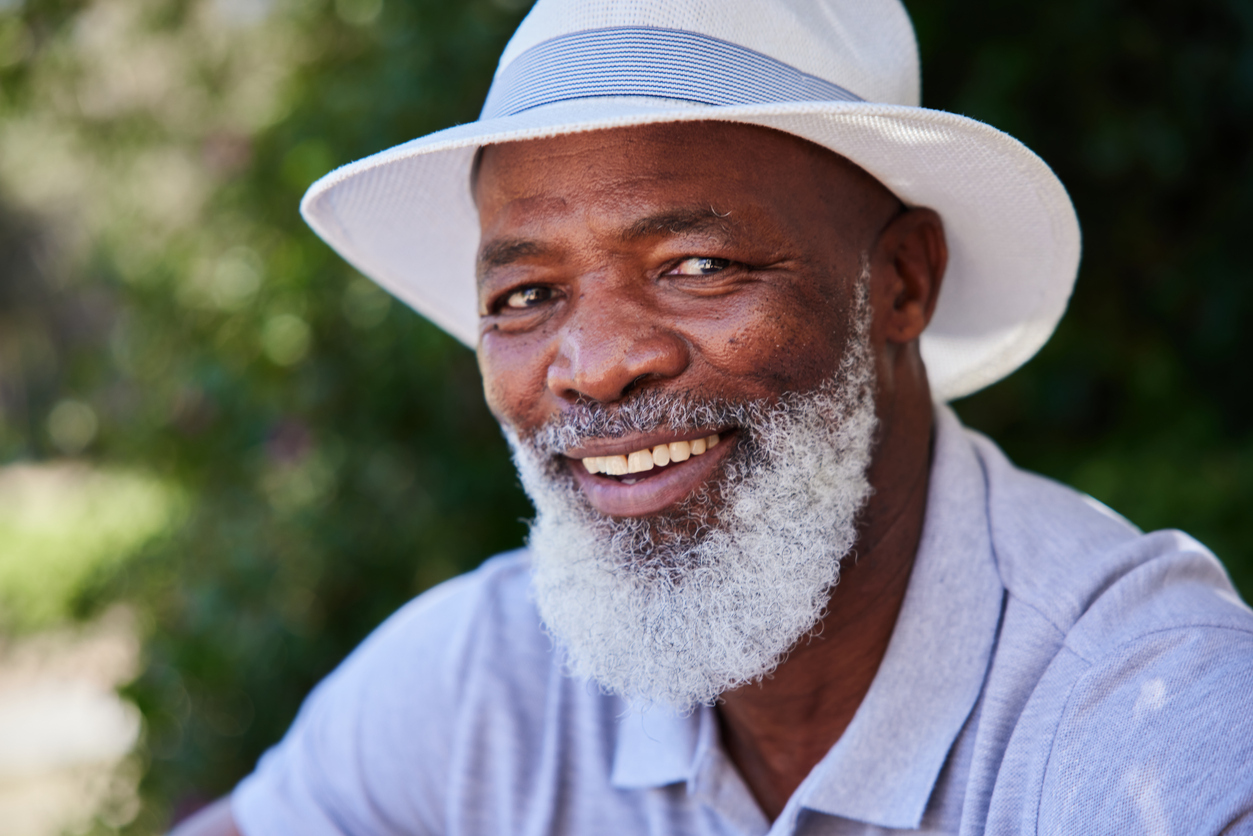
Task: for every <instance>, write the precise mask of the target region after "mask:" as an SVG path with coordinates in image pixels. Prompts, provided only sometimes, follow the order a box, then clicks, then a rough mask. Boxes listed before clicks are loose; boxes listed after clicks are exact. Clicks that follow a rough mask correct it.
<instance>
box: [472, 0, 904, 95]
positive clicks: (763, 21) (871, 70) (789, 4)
mask: <svg viewBox="0 0 1253 836" xmlns="http://www.w3.org/2000/svg"><path fill="white" fill-rule="evenodd" d="M631 28H640V29H645V28H646V29H660V30H677V31H681V32H691V33H695V34H697V35H702V36H704V37H707V38H714V39H717V40H720V41H725V42H728V43H731V44H735V45H737V46H739V47H743V48H746V49H749V50H752V51H754V52H758V53H760V54H762V55H765V56H768V57H769V58H772V59H774V60H775V61H778V62H781V63H783V64H787V65H789V66H791V67H794V68H795V69H797V70H799V71H800V72H802V73H806V74H808V75H812V76H815V77H817V78H819V79H823V80H825V81H828V82H831V83H833V84H836V85H839V86H840V87H842V88H844V89H845V90H848V91H850V92H852V93H853V94H855V95H856V96H857V97H858V98H861V99H863V100H865V101H869V102H880V103H884V104H899V105H908V106H917V105H918V104H919V88H920V85H919V72H918V44H917V41H916V40H915V38H914V29H913V25H912V24H911V23H910V20H909V15H908V13H906V11H905V8H904V7H903V6H902V5H901V4H900V3H899V2H898V1H897V0H627V1H626V2H624V0H591V2H589V0H539V2H537V3H536V4H535V6H534V7H533V8H532V9H531V12H530V13H529V14H528V15H527V16H526V19H524V20H523V21H522V24H521V26H519V27H518V31H517V32H516V33H515V34H514V36H513V38H512V39H511V40H510V41H509V44H508V46H506V47H505V51H504V53H503V54H502V55H501V58H500V65H499V66H498V67H497V70H496V79H497V82H499V80H500V78H501V76H502V74H503V73H504V72H505V71H506V70H507V69H508V67H509V65H510V64H512V63H513V62H514V60H515V59H517V58H518V57H519V56H521V55H523V54H524V53H526V52H527V50H530V49H532V48H533V47H536V46H539V45H540V44H543V43H545V42H547V41H550V40H552V39H554V38H560V37H562V36H566V35H571V34H575V33H579V32H591V31H597V30H610V29H631Z"/></svg>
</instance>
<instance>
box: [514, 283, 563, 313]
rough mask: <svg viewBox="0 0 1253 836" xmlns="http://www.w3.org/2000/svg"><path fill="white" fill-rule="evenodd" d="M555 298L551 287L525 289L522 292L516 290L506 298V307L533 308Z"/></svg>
mask: <svg viewBox="0 0 1253 836" xmlns="http://www.w3.org/2000/svg"><path fill="white" fill-rule="evenodd" d="M551 298H553V291H552V288H549V287H524V288H522V289H521V290H515V291H514V292H513V293H510V294H509V295H508V296H507V297H506V298H505V307H506V308H513V309H515V310H517V309H519V308H532V307H535V306H536V305H541V304H543V303H544V302H547V301H548V300H549V299H551Z"/></svg>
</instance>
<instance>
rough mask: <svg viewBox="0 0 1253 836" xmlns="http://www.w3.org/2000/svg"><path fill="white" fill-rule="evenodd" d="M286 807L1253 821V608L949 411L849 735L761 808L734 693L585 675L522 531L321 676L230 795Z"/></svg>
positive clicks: (684, 830)
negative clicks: (576, 675)
mask: <svg viewBox="0 0 1253 836" xmlns="http://www.w3.org/2000/svg"><path fill="white" fill-rule="evenodd" d="M232 810H233V812H234V815H235V818H236V821H237V822H238V824H239V826H240V829H241V830H242V831H243V833H244V834H245V836H268V835H269V834H275V836H277V835H278V834H304V835H306V836H322V834H326V835H327V836H330V834H361V836H366V834H370V836H374V834H380V836H381V834H458V836H461V835H462V834H464V835H465V836H469V834H535V836H539V835H540V834H597V833H613V834H635V833H639V834H658V836H660V835H661V834H700V835H701V836H703V835H704V834H710V836H713V834H719V835H721V834H745V835H746V836H749V835H751V836H757V835H758V834H767V833H768V834H771V836H774V834H793V833H795V834H884V833H893V832H901V831H909V832H921V833H953V834H979V833H990V834H1015V833H1024V834H1025V833H1032V834H1034V833H1047V834H1055V833H1056V834H1075V833H1091V832H1100V833H1145V834H1173V833H1188V834H1199V833H1222V832H1228V833H1245V832H1249V833H1253V812H1251V811H1253V614H1251V613H1250V612H1249V610H1248V608H1247V607H1245V606H1244V604H1243V603H1242V602H1241V601H1240V600H1239V598H1238V596H1237V595H1236V593H1235V592H1234V590H1233V589H1232V587H1231V584H1230V582H1229V581H1228V579H1227V577H1226V574H1225V573H1224V571H1223V569H1222V567H1221V566H1220V564H1219V563H1218V561H1217V560H1216V559H1215V558H1214V557H1213V556H1212V555H1211V554H1210V553H1209V552H1208V551H1207V550H1206V549H1205V548H1204V547H1203V546H1201V545H1200V544H1198V543H1197V542H1196V541H1194V540H1192V539H1191V538H1189V537H1188V536H1187V535H1184V534H1181V533H1179V532H1172V531H1164V532H1156V533H1152V534H1147V535H1146V534H1141V533H1140V532H1138V531H1137V530H1136V529H1134V528H1133V527H1132V526H1130V525H1129V524H1128V523H1127V522H1125V521H1124V520H1122V519H1121V518H1119V517H1117V516H1116V515H1114V514H1113V513H1112V512H1110V511H1108V509H1105V508H1104V507H1103V506H1100V505H1099V504H1098V503H1096V502H1094V501H1093V500H1091V499H1089V498H1087V497H1084V496H1082V495H1080V494H1077V493H1075V492H1074V491H1071V490H1070V489H1068V488H1065V487H1062V486H1060V485H1058V484H1056V483H1054V482H1051V481H1049V480H1046V479H1043V478H1041V477H1038V476H1035V475H1032V474H1029V473H1026V472H1023V471H1020V470H1018V469H1016V468H1014V467H1013V466H1012V465H1011V464H1010V463H1009V462H1008V461H1007V460H1006V459H1005V458H1004V456H1003V455H1002V454H1001V453H1000V451H999V450H998V449H997V448H996V447H995V445H993V444H992V443H991V442H989V441H988V440H987V439H985V438H983V437H981V436H978V435H976V434H974V433H971V432H969V431H967V430H965V429H964V428H962V427H961V425H960V424H959V423H958V421H957V419H956V417H955V416H954V415H953V413H952V412H951V411H949V410H948V409H947V408H943V407H942V408H939V409H938V410H937V414H936V423H935V440H934V451H933V460H932V471H931V481H930V487H929V493H928V500H927V515H926V521H925V524H924V527H923V534H922V539H921V542H920V545H919V548H918V553H917V557H916V560H915V566H914V569H913V573H912V575H911V577H910V582H909V587H908V590H907V593H906V596H905V600H904V603H903V605H902V608H901V613H900V616H899V618H898V621H897V624H896V627H895V629H894V631H893V634H892V639H891V642H890V644H889V647H888V650H887V653H886V655H885V657H884V659H883V662H882V664H881V665H880V668H879V670H878V672H877V674H876V676H875V679H874V682H873V684H872V685H871V687H870V690H869V692H868V693H867V694H866V697H865V699H864V700H863V701H862V704H861V706H860V707H859V708H858V710H857V713H856V715H855V717H854V718H853V721H852V723H851V724H850V725H849V727H848V729H847V730H846V731H845V732H844V734H843V736H842V737H841V738H840V740H839V741H838V742H837V743H836V744H835V745H834V746H833V747H832V749H831V750H830V751H829V752H828V753H827V755H826V756H825V757H824V758H823V760H822V761H821V762H820V763H819V764H818V765H817V766H816V767H815V768H814V769H813V771H812V772H811V773H810V774H809V776H808V777H807V778H806V779H805V781H804V782H802V784H801V786H800V787H799V788H797V790H796V792H795V793H794V794H793V796H792V798H791V799H790V800H789V801H788V803H787V805H786V807H785V808H784V810H783V812H782V813H781V814H780V815H779V817H778V818H777V819H776V820H775V821H773V822H771V821H769V820H767V819H766V817H765V816H764V815H763V814H762V812H761V810H760V808H759V807H758V805H757V804H756V802H755V801H754V799H753V797H752V794H751V793H750V792H749V790H748V789H747V787H746V785H745V784H744V782H743V780H742V779H741V778H740V776H739V773H738V772H737V770H736V768H735V766H734V765H733V764H732V762H731V761H730V759H729V758H728V756H727V755H726V753H725V751H724V750H723V748H722V746H721V743H720V741H719V735H718V723H717V718H716V715H715V709H713V708H708V707H705V708H701V709H698V710H697V711H695V712H694V713H691V714H689V715H685V716H681V715H676V714H673V713H669V712H666V711H664V710H661V709H659V708H657V707H653V708H651V709H649V710H647V711H645V712H643V713H639V712H633V711H631V710H629V708H628V707H627V706H626V704H625V703H623V702H622V701H621V700H620V699H618V698H616V697H613V696H609V695H605V694H602V693H601V692H600V691H599V689H598V688H597V687H596V686H595V685H594V684H592V683H588V682H584V681H579V680H575V679H572V678H570V677H568V676H566V675H565V674H564V673H563V670H562V660H561V656H560V652H559V651H558V650H555V649H554V646H553V642H552V640H551V639H550V638H549V637H548V636H547V635H546V634H545V633H544V631H543V629H542V626H541V623H540V620H539V616H538V614H537V613H536V610H535V607H534V605H533V603H532V602H531V599H530V597H529V569H528V564H527V557H526V554H525V553H524V552H518V553H513V554H509V555H504V556H501V557H498V558H495V559H493V560H491V561H488V562H487V563H485V564H484V565H483V566H482V567H481V568H480V569H479V570H477V571H476V572H473V573H471V574H469V575H466V576H463V577H461V578H458V579H455V580H453V581H450V582H448V583H446V584H444V585H442V586H440V587H438V588H436V589H434V590H432V591H431V592H428V593H426V594H425V595H423V596H421V597H419V598H417V599H416V600H415V601H413V602H411V603H410V604H408V605H407V606H406V607H404V608H403V609H401V610H400V611H399V612H398V613H397V614H396V615H394V616H393V617H392V618H391V619H389V620H388V621H387V623H385V624H384V625H383V626H382V627H380V628H379V629H378V630H377V631H376V632H375V633H374V635H372V636H371V637H370V638H369V639H367V640H366V641H365V642H364V643H363V644H362V645H361V647H359V648H358V649H357V650H356V651H355V652H354V653H353V654H352V655H351V656H350V657H349V658H348V659H347V660H345V662H344V663H343V664H342V665H341V666H340V667H339V668H338V669H337V670H336V671H335V672H334V673H332V674H331V675H330V676H329V677H327V679H326V680H325V681H324V682H323V683H322V684H321V685H319V686H318V687H317V689H315V690H314V692H313V693H312V694H311V695H310V697H309V699H308V700H307V702H306V704H305V706H304V707H303V708H302V709H301V712H300V714H299V716H298V717H297V719H296V721H295V723H294V724H293V726H292V728H291V730H290V731H289V732H288V734H287V736H286V737H285V738H284V740H283V741H282V742H281V743H280V744H279V745H278V746H277V747H275V748H274V749H272V750H270V752H268V753H267V754H266V755H265V756H264V757H263V758H262V760H261V762H260V764H259V765H258V768H257V770H256V772H254V773H253V774H252V775H251V776H249V777H248V778H247V779H245V780H244V781H243V782H242V783H241V784H240V786H239V787H238V788H237V789H236V790H235V793H234V794H233V796H232Z"/></svg>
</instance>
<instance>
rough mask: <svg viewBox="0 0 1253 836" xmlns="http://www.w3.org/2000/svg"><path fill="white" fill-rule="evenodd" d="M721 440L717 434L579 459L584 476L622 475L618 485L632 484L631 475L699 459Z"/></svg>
mask: <svg viewBox="0 0 1253 836" xmlns="http://www.w3.org/2000/svg"><path fill="white" fill-rule="evenodd" d="M719 441H721V438H720V437H719V436H718V434H717V433H714V434H713V435H710V436H707V437H705V438H697V439H694V440H692V441H671V442H670V443H669V444H658V445H656V446H655V447H653V448H652V449H649V448H647V447H646V448H644V449H643V450H637V451H635V452H634V453H628V454H626V455H625V456H624V455H621V454H619V455H616V456H589V457H587V458H585V459H583V467H585V468H587V472H588V473H604V474H607V475H609V476H625V477H628V478H625V479H623V480H622V483H623V484H625V485H631V484H634V483H635V481H636V480H633V479H631V478H630V475H631V474H633V473H644V472H646V471H649V470H652V469H653V468H654V467H666V466H667V465H669V464H670V463H671V462H674V463H676V464H677V463H679V462H685V461H687V460H688V459H690V458H691V457H692V456H703V455H704V454H705V451H706V450H709V449H711V448H713V447H716V446H718V442H719Z"/></svg>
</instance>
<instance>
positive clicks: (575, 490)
mask: <svg viewBox="0 0 1253 836" xmlns="http://www.w3.org/2000/svg"><path fill="white" fill-rule="evenodd" d="M864 279H865V277H863V281H862V282H861V283H860V288H859V291H860V292H859V294H858V300H857V306H856V310H855V311H854V319H853V322H855V323H857V325H858V327H857V331H856V333H855V334H854V335H853V336H852V338H851V339H850V341H849V345H848V346H847V347H846V350H845V352H844V357H843V360H842V363H841V366H840V368H839V370H838V371H837V372H836V374H835V375H833V376H832V377H831V378H830V379H829V380H827V381H826V382H825V383H823V384H822V385H820V386H819V387H818V388H817V389H815V390H813V391H811V392H807V393H803V394H787V395H784V396H783V397H782V398H780V399H778V400H777V401H774V402H765V401H749V402H745V403H730V402H725V401H698V400H696V399H693V398H691V397H685V396H683V395H673V394H671V395H663V394H660V393H658V392H656V391H655V390H644V391H642V392H640V393H639V394H638V395H636V396H632V397H630V398H628V399H627V400H626V401H625V402H621V403H619V404H615V405H613V406H609V407H607V406H604V405H601V404H596V403H590V402H585V403H580V404H576V405H575V407H574V408H573V409H571V410H568V411H567V412H566V413H563V415H562V416H561V417H560V418H559V420H557V421H556V422H554V423H552V424H550V425H548V426H546V427H544V428H543V429H542V430H541V431H539V432H538V433H535V434H533V435H532V436H529V437H527V438H525V439H519V437H518V436H517V435H516V433H514V432H513V431H511V430H510V429H509V428H506V431H505V434H506V437H507V438H508V439H509V443H510V446H511V447H512V449H513V457H514V462H515V463H516V465H517V467H518V472H519V474H520V475H521V478H522V484H523V487H524V488H525V489H526V492H527V493H528V494H529V495H530V497H531V500H532V501H533V502H534V504H535V508H536V510H537V516H536V519H535V521H534V522H533V523H532V526H531V533H530V537H529V541H528V543H529V546H530V549H531V554H532V560H533V590H534V595H535V601H536V604H537V606H538V608H539V613H540V616H541V618H542V619H543V621H544V624H545V626H546V628H547V629H548V631H549V632H550V633H551V635H552V636H553V637H554V638H555V639H556V641H557V643H558V645H559V646H560V647H561V648H562V649H563V650H564V653H565V658H566V665H567V668H568V670H569V672H570V673H571V674H572V675H574V676H578V677H586V678H590V679H594V680H595V681H597V682H598V683H599V684H600V686H601V687H602V688H603V689H604V690H605V691H607V692H610V693H614V694H618V695H620V696H622V697H624V698H626V699H627V700H628V701H630V702H632V703H633V704H635V705H637V706H641V707H642V706H646V705H647V704H649V703H653V702H656V703H663V704H665V705H668V706H670V707H672V708H674V709H676V710H678V711H690V710H691V709H692V708H694V707H695V706H696V705H699V704H706V705H710V704H713V703H714V701H715V700H716V699H717V698H718V696H719V695H720V694H722V693H723V692H724V691H728V690H731V689H734V688H736V687H739V686H741V685H743V684H746V683H749V682H754V681H757V680H760V679H761V678H763V677H765V676H768V675H769V674H770V673H771V672H773V671H774V669H775V668H776V667H777V666H778V665H779V664H780V662H782V661H783V659H784V658H786V655H787V653H788V651H789V650H790V649H791V648H792V647H793V646H795V645H796V643H797V642H798V641H800V640H801V639H802V638H803V637H804V636H805V635H806V634H807V633H809V632H810V631H812V630H813V629H814V627H815V626H816V625H817V624H818V622H819V620H820V619H821V618H822V616H823V615H824V614H825V612H826V606H827V601H828V599H829V597H830V593H831V590H832V589H833V587H834V586H835V585H836V583H837V582H838V581H839V577H840V562H841V560H842V559H843V558H844V557H845V556H846V555H847V554H848V553H849V552H850V551H851V549H852V547H853V544H854V542H855V541H856V539H857V528H856V523H857V515H858V513H859V512H860V510H861V509H862V507H863V506H864V505H865V503H866V500H867V499H868V498H869V496H870V494H871V488H870V484H869V482H868V481H867V479H866V470H867V467H868V466H869V464H870V458H871V451H872V447H873V443H874V433H875V429H876V426H877V420H876V418H875V411H874V388H875V378H874V363H873V358H872V356H871V354H870V349H869V340H868V331H869V322H870V311H869V303H868V300H867V295H868V294H867V288H866V282H865V281H864ZM728 425H731V426H736V427H738V428H739V430H738V432H737V434H736V438H735V442H736V443H737V448H736V449H735V450H734V451H733V452H732V454H731V455H730V456H729V457H728V458H727V459H726V460H725V461H724V462H723V466H722V474H721V477H720V479H718V480H717V481H716V483H715V485H714V487H713V489H712V490H701V491H698V492H696V493H695V494H694V495H692V496H690V497H688V498H687V499H686V500H684V502H682V503H680V505H679V506H678V507H677V508H676V509H675V510H673V511H671V512H669V513H667V514H662V515H656V516H653V517H646V518H615V517H607V516H605V515H603V514H601V513H599V512H598V511H596V510H595V509H594V508H592V506H591V505H590V504H589V503H588V501H587V499H586V498H585V497H584V495H583V492H582V490H581V489H580V488H579V487H578V484H577V483H576V482H575V480H574V478H573V477H572V476H571V475H570V473H569V472H568V470H567V469H566V466H565V465H564V464H562V463H561V461H560V458H559V457H558V453H559V451H561V450H564V449H568V448H570V447H572V446H575V445H576V444H577V443H578V442H580V441H581V440H583V439H589V438H605V437H614V436H622V435H626V434H628V433H635V432H653V431H656V430H658V429H672V430H675V431H676V432H687V431H690V430H702V429H705V428H708V427H722V426H728Z"/></svg>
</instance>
